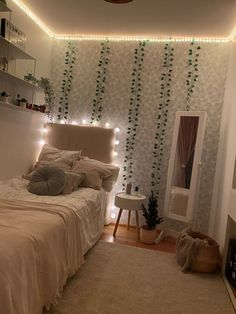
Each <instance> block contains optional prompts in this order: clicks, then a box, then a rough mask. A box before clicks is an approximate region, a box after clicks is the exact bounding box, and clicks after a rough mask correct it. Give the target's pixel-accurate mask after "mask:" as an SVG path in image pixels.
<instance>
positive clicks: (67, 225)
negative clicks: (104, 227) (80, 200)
mask: <svg viewBox="0 0 236 314" xmlns="http://www.w3.org/2000/svg"><path fill="white" fill-rule="evenodd" d="M82 263H83V255H82V249H81V239H80V219H79V217H78V216H77V214H76V212H75V211H73V209H71V208H67V207H65V206H60V205H55V204H51V205H50V204H45V203H36V202H26V201H15V200H2V199H0V312H1V313H4V314H41V313H42V308H43V306H45V305H46V306H50V305H51V304H56V303H57V300H58V298H59V297H60V294H61V291H62V288H63V286H64V285H65V283H66V281H67V279H68V277H70V276H72V275H73V274H74V273H75V272H76V271H77V270H78V268H79V267H80V266H81V265H82Z"/></svg>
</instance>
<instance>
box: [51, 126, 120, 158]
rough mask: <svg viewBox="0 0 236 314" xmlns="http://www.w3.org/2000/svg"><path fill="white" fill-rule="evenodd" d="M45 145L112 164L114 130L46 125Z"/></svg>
mask: <svg viewBox="0 0 236 314" xmlns="http://www.w3.org/2000/svg"><path fill="white" fill-rule="evenodd" d="M46 127H47V131H48V132H47V136H46V143H48V144H49V145H51V146H54V147H56V148H58V149H65V150H81V151H82V155H83V156H87V157H89V158H93V159H97V160H99V161H102V162H105V163H111V162H112V153H113V149H114V137H115V134H114V129H111V128H102V127H96V126H78V125H68V124H57V123H48V124H47V125H46Z"/></svg>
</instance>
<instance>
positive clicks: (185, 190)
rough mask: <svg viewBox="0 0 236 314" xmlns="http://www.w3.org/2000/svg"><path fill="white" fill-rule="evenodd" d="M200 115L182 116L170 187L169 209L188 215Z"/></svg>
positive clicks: (175, 212) (176, 213)
mask: <svg viewBox="0 0 236 314" xmlns="http://www.w3.org/2000/svg"><path fill="white" fill-rule="evenodd" d="M198 125H199V117H196V116H181V118H180V124H179V130H178V139H177V146H176V152H175V158H174V168H173V176H172V181H171V189H170V201H169V211H170V212H171V213H173V214H175V215H180V216H186V214H187V208H188V200H189V192H190V185H191V178H192V169H193V161H194V155H195V146H196V139H197V133H198Z"/></svg>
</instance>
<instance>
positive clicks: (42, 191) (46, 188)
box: [27, 166, 66, 196]
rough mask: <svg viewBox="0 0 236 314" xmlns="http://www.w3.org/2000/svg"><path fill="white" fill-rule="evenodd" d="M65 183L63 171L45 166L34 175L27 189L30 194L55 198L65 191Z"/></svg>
mask: <svg viewBox="0 0 236 314" xmlns="http://www.w3.org/2000/svg"><path fill="white" fill-rule="evenodd" d="M65 182H66V181H65V173H64V171H63V170H61V169H59V168H57V167H53V166H44V167H41V168H39V169H38V170H36V171H35V173H34V174H33V175H32V178H31V180H30V183H29V184H28V186H27V189H28V191H29V192H30V193H33V194H37V195H51V196H55V195H59V194H60V193H61V192H62V191H63V189H64V186H65Z"/></svg>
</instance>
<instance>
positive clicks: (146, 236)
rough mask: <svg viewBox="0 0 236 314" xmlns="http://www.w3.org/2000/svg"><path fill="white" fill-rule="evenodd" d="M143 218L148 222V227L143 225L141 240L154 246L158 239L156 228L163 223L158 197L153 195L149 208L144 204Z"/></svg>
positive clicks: (149, 201) (150, 197) (150, 198)
mask: <svg viewBox="0 0 236 314" xmlns="http://www.w3.org/2000/svg"><path fill="white" fill-rule="evenodd" d="M142 210H143V216H144V218H145V220H146V225H143V226H142V227H141V230H140V239H141V241H142V242H143V243H146V244H153V243H154V242H155V240H156V238H157V230H156V226H157V225H158V224H160V223H161V222H162V221H163V218H162V217H159V214H158V206H157V197H155V196H154V195H153V192H152V194H151V195H150V196H149V200H148V207H147V208H146V207H145V206H144V205H143V204H142Z"/></svg>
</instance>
